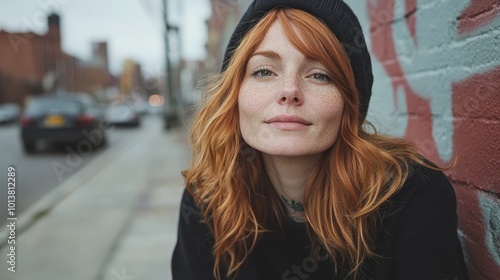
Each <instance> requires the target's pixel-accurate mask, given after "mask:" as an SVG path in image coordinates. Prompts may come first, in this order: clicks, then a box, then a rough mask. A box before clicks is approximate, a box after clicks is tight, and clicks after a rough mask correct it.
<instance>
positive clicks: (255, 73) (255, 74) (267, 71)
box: [252, 69, 273, 78]
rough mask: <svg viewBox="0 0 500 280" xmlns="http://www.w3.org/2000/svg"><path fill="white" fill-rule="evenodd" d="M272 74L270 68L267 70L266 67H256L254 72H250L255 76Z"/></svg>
mask: <svg viewBox="0 0 500 280" xmlns="http://www.w3.org/2000/svg"><path fill="white" fill-rule="evenodd" d="M272 75H273V72H271V70H268V69H257V70H255V72H253V73H252V76H255V77H261V78H262V77H270V76H272Z"/></svg>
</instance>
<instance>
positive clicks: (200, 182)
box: [183, 8, 422, 279]
mask: <svg viewBox="0 0 500 280" xmlns="http://www.w3.org/2000/svg"><path fill="white" fill-rule="evenodd" d="M275 21H279V22H280V23H281V25H282V26H283V30H284V32H285V34H286V37H287V38H288V40H289V41H290V42H291V44H293V46H294V47H295V48H297V49H298V50H299V51H300V52H301V53H303V54H304V55H305V56H306V57H308V58H312V59H315V60H318V61H320V62H322V63H323V65H324V66H325V67H326V68H327V69H328V70H329V71H330V72H331V73H332V76H333V77H334V82H335V83H336V86H337V87H338V88H339V89H340V92H341V94H342V98H343V100H344V110H343V116H342V120H341V126H340V131H339V135H338V138H337V140H336V141H335V143H334V144H333V146H332V147H331V148H329V149H328V150H326V151H325V152H324V156H323V162H322V163H321V164H319V165H318V167H317V168H316V169H315V170H314V171H313V173H312V175H311V177H310V178H309V180H308V183H307V186H306V187H305V191H304V195H303V204H304V209H305V217H306V226H307V230H308V233H309V236H310V237H311V240H314V241H313V242H317V245H318V246H321V247H323V248H324V249H326V251H327V252H328V254H329V255H330V256H331V258H332V260H339V261H338V263H336V262H335V267H337V265H338V264H340V263H347V264H349V271H350V273H351V274H353V275H354V276H355V275H356V274H357V273H358V272H359V271H360V269H361V266H362V264H363V262H364V261H365V260H366V259H367V258H370V257H374V245H375V244H374V242H375V239H376V232H377V228H378V227H377V225H379V223H380V220H381V217H380V216H381V213H380V211H377V210H379V209H380V206H381V205H382V204H383V203H384V202H386V201H387V200H388V199H389V198H390V197H391V196H392V195H393V194H394V193H395V192H397V191H398V189H399V188H400V187H401V186H402V184H403V182H404V181H405V179H406V178H407V176H408V174H409V169H410V161H417V162H422V160H421V157H420V156H419V154H418V152H417V149H416V147H415V146H414V145H413V144H411V143H410V142H407V141H406V140H403V139H400V138H392V137H388V136H382V135H379V134H377V133H376V132H375V131H371V132H369V131H368V129H367V128H366V125H367V122H364V121H362V120H361V119H360V114H359V102H360V101H359V96H358V93H357V89H356V84H355V80H354V75H353V72H352V69H351V66H350V63H349V59H348V57H347V55H346V53H345V51H344V49H343V47H342V45H341V44H340V43H339V41H338V39H337V38H336V37H335V36H334V35H333V34H332V32H331V31H330V30H329V29H328V27H327V26H326V25H325V24H324V23H323V22H321V21H320V20H318V19H316V18H315V17H314V16H312V15H310V14H308V13H306V12H303V11H301V10H295V9H285V8H278V9H274V10H272V11H271V12H269V13H268V14H267V15H265V16H264V17H263V18H262V19H261V20H260V21H259V23H257V24H256V25H255V26H254V28H253V29H252V30H251V31H249V32H248V34H247V35H246V36H245V38H243V40H242V42H241V44H240V45H239V47H238V48H237V49H236V50H235V52H234V54H233V55H232V59H231V61H230V62H229V64H228V67H227V69H226V71H224V72H223V73H220V74H218V75H217V76H216V77H215V78H214V79H213V80H212V81H210V82H208V83H207V85H206V89H205V91H204V96H203V98H202V104H201V105H200V107H199V110H198V112H197V115H196V116H195V119H194V121H193V124H192V128H191V135H190V137H191V144H192V149H193V161H192V164H191V166H190V168H189V169H188V170H186V171H184V172H183V175H184V176H185V179H186V186H187V189H188V191H189V192H190V194H191V195H192V196H193V197H194V198H195V200H196V202H197V203H198V205H199V206H200V207H201V213H202V218H203V220H204V222H206V223H207V225H208V226H209V228H210V230H211V233H212V234H213V240H214V245H213V255H214V260H215V266H214V276H215V277H216V278H217V279H220V278H221V274H222V273H225V275H226V277H234V276H235V275H236V274H237V272H238V270H239V269H240V268H241V266H242V264H243V263H244V262H245V260H246V259H247V257H248V256H249V254H250V253H251V252H252V249H253V248H254V246H255V245H256V244H257V242H258V240H259V237H260V236H262V234H263V233H264V232H266V231H268V230H269V225H270V223H274V224H276V223H278V224H280V225H282V222H283V221H285V217H286V215H287V214H286V209H285V208H284V206H283V204H282V203H281V201H280V198H279V196H278V194H277V193H276V191H275V190H274V188H273V187H272V185H271V183H270V181H269V179H268V177H267V174H266V171H265V169H264V165H263V163H262V157H261V154H260V152H259V151H256V150H254V149H253V148H251V147H249V146H248V145H247V144H246V143H245V142H244V140H243V139H242V136H241V133H240V126H239V113H238V94H239V90H240V86H241V84H242V81H243V78H244V75H245V69H246V65H247V62H248V60H249V58H250V57H251V55H252V54H253V52H254V51H255V49H256V48H257V47H258V45H259V44H260V42H262V40H263V38H264V36H265V35H266V32H267V30H268V29H269V27H270V26H271V25H272V24H273V23H274V22H275ZM294 28H295V29H294ZM299 34H300V36H299Z"/></svg>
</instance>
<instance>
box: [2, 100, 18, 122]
mask: <svg viewBox="0 0 500 280" xmlns="http://www.w3.org/2000/svg"><path fill="white" fill-rule="evenodd" d="M20 115H21V109H20V108H19V105H17V104H15V103H5V104H0V124H2V123H11V122H17V121H18V120H19V117H20Z"/></svg>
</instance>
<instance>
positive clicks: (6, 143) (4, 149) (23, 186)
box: [0, 116, 158, 221]
mask: <svg viewBox="0 0 500 280" xmlns="http://www.w3.org/2000/svg"><path fill="white" fill-rule="evenodd" d="M157 117H158V116H145V117H144V118H143V124H142V125H141V126H140V127H138V128H128V127H125V128H122V127H109V128H108V129H107V132H106V133H107V137H108V138H107V139H108V145H107V146H106V147H104V148H100V149H95V148H94V150H93V151H92V152H91V153H78V151H76V150H75V148H71V147H68V146H62V147H55V146H45V147H44V146H42V147H41V149H40V150H38V151H37V153H35V154H32V155H29V154H25V153H24V152H23V149H22V143H21V140H20V132H19V126H18V124H17V123H14V124H8V125H2V126H0V151H1V156H0V163H1V164H0V168H1V169H0V182H1V183H0V184H1V186H2V188H1V189H2V190H4V191H0V202H1V203H0V206H1V207H2V209H0V220H1V221H6V218H7V168H8V167H9V166H13V167H15V169H16V172H15V173H16V215H17V216H19V215H20V214H22V212H23V211H24V210H25V209H26V208H28V207H29V206H30V205H33V204H34V203H35V202H36V201H37V200H39V199H40V198H41V197H43V196H44V195H45V194H47V193H48V192H50V191H51V190H53V189H54V188H56V187H57V186H58V185H59V184H61V183H62V182H64V181H65V180H67V179H68V178H69V177H71V176H72V175H74V174H75V173H77V172H78V171H79V170H80V169H81V168H82V167H83V166H85V165H86V164H87V163H89V162H92V160H93V159H94V158H95V157H96V156H98V155H100V154H101V153H103V152H104V151H106V150H108V149H112V148H113V147H115V146H117V145H118V144H120V143H121V142H123V141H125V140H126V139H128V138H130V137H131V136H133V135H137V134H141V133H144V132H145V131H146V129H147V128H146V127H147V125H145V123H146V122H147V120H148V119H152V118H157Z"/></svg>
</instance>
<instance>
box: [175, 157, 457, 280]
mask: <svg viewBox="0 0 500 280" xmlns="http://www.w3.org/2000/svg"><path fill="white" fill-rule="evenodd" d="M383 207H384V211H383V212H385V213H387V214H386V215H384V218H383V220H382V224H381V227H380V229H379V233H378V237H377V240H378V242H377V244H376V245H377V248H376V249H375V252H376V253H377V254H378V255H380V256H381V257H380V258H376V259H370V260H368V261H366V262H365V263H364V264H363V269H362V275H360V276H358V278H357V279H383V280H388V279H405V280H406V279H419V280H420V279H422V280H434V279H436V280H445V279H448V280H462V279H467V274H466V269H465V264H464V260H463V254H462V248H461V245H460V242H459V239H458V234H457V215H456V198H455V192H454V190H453V187H452V186H451V184H450V182H449V181H448V179H447V178H446V176H445V175H444V174H443V173H442V172H439V171H434V170H431V169H428V168H425V167H423V166H419V167H417V168H416V169H415V170H413V172H412V174H411V175H410V176H409V177H408V179H407V180H406V182H405V184H404V186H403V187H402V188H401V190H400V191H399V192H398V193H396V194H395V195H394V196H393V197H392V198H391V199H390V201H389V202H387V203H385V205H384V206H383ZM199 214H200V212H199V210H198V207H197V206H196V204H195V202H194V200H193V198H192V197H191V196H190V195H189V193H188V192H187V191H184V195H183V197H182V203H181V209H180V219H179V228H178V240H177V245H176V247H175V250H174V253H173V258H172V274H173V280H205V279H207V280H208V279H210V280H213V279H215V278H214V276H213V266H214V262H213V256H212V251H211V247H212V245H213V237H211V233H210V231H209V229H208V227H207V225H206V224H203V223H200V216H199ZM236 279H238V280H267V279H270V280H271V279H272V280H282V279H283V280H302V279H314V280H322V279H325V280H326V279H328V280H333V279H345V271H343V270H342V269H340V270H338V271H337V273H335V271H334V266H333V264H332V261H331V259H330V258H328V257H327V255H326V254H325V252H324V251H322V250H320V249H318V250H313V252H312V253H311V249H310V239H309V238H308V236H307V234H306V229H305V225H304V224H301V223H296V222H293V221H291V220H290V222H289V224H288V225H286V227H285V231H284V232H273V233H265V234H264V235H263V237H262V238H261V239H260V240H259V241H258V244H257V246H256V247H255V249H254V250H253V252H252V253H251V256H250V258H249V259H248V260H247V261H246V262H245V264H244V266H243V268H242V269H241V270H240V271H239V273H238V275H237V278H236Z"/></svg>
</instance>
